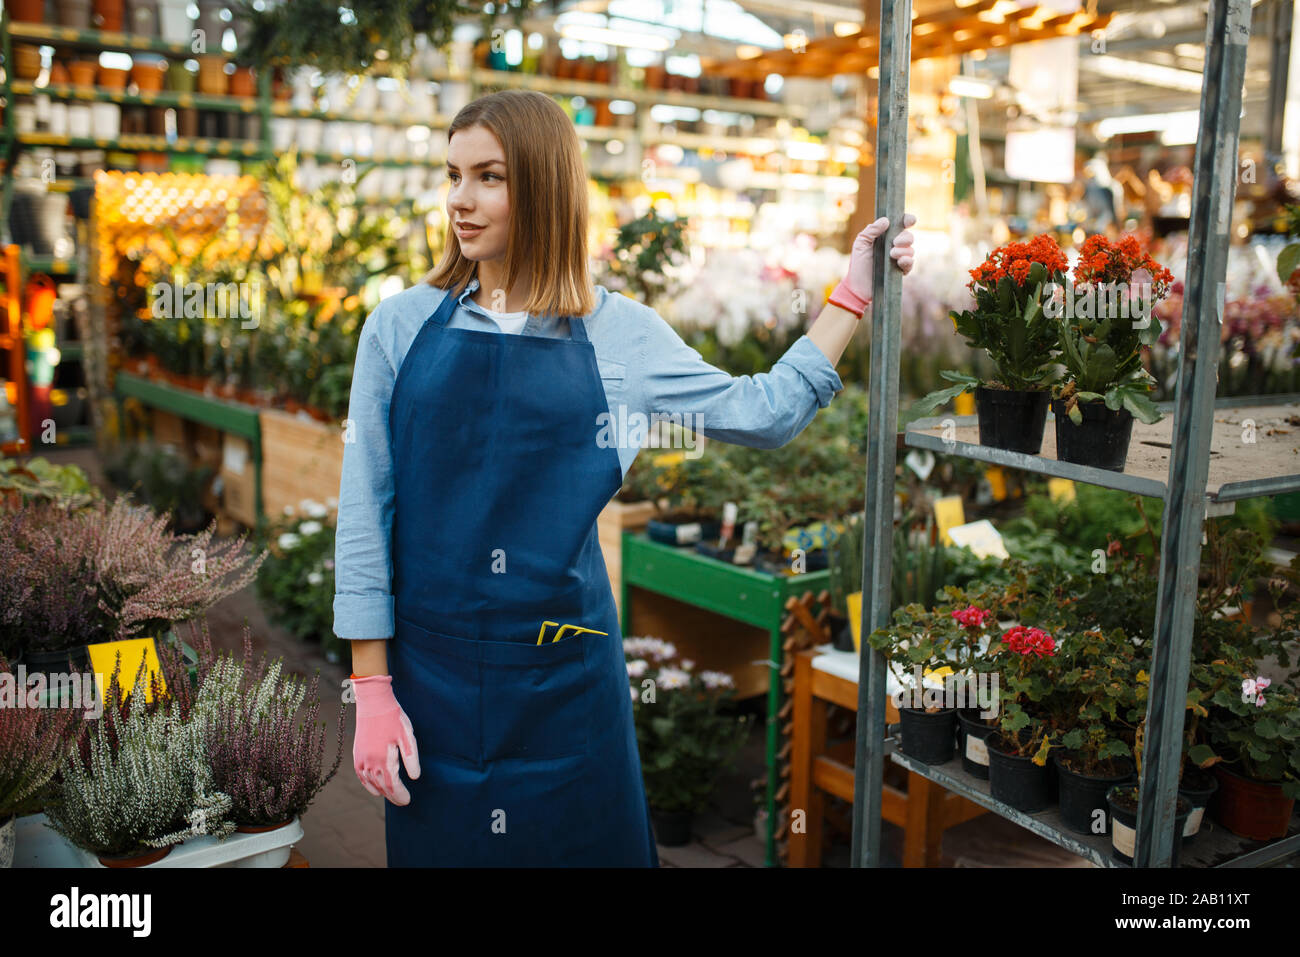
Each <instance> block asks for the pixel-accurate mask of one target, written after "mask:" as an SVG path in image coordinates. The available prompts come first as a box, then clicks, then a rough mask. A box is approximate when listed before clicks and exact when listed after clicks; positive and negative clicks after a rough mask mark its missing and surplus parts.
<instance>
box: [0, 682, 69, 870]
mask: <svg viewBox="0 0 1300 957" xmlns="http://www.w3.org/2000/svg"><path fill="white" fill-rule="evenodd" d="M8 670H9V663H8V662H7V661H5V659H4V658H3V657H2V656H0V673H5V672H8ZM11 677H12V676H11ZM78 717H79V714H78V712H76V711H75V710H73V709H71V708H16V707H13V706H12V702H9V703H6V704H4V705H3V706H0V869H2V868H6V867H9V866H10V865H11V864H12V863H13V856H14V821H15V820H16V819H17V818H18V817H20V816H22V815H24V814H30V813H33V812H35V811H36V810H38V809H39V808H40V807H41V806H42V805H43V804H44V802H45V800H46V797H47V792H48V790H49V786H50V783H51V781H52V780H53V779H54V775H55V773H56V772H57V771H58V768H59V764H60V763H61V762H62V759H63V755H64V753H65V752H66V751H67V747H68V743H69V741H70V740H71V735H70V734H69V732H70V730H71V729H72V728H74V727H76V721H77V719H78Z"/></svg>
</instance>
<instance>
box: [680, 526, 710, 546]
mask: <svg viewBox="0 0 1300 957" xmlns="http://www.w3.org/2000/svg"><path fill="white" fill-rule="evenodd" d="M703 531H704V530H703V529H702V528H701V527H700V523H699V522H691V523H690V524H689V525H678V526H677V544H678V545H693V544H695V543H696V542H698V541H699V540H700V535H701V534H702V533H703Z"/></svg>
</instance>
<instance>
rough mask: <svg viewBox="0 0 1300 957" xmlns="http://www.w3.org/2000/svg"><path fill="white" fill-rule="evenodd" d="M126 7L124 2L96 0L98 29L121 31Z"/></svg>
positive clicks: (118, 0) (95, 18)
mask: <svg viewBox="0 0 1300 957" xmlns="http://www.w3.org/2000/svg"><path fill="white" fill-rule="evenodd" d="M124 6H125V5H124V3H123V0H95V16H94V22H95V27H96V29H99V30H114V31H120V30H121V29H122V19H123V9H124Z"/></svg>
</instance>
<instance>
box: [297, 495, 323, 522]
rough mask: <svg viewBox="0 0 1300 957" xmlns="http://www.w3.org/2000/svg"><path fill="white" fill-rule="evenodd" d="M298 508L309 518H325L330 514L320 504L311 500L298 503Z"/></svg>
mask: <svg viewBox="0 0 1300 957" xmlns="http://www.w3.org/2000/svg"><path fill="white" fill-rule="evenodd" d="M298 507H299V508H300V509H302V511H303V514H304V515H307V516H308V517H309V518H324V517H325V516H326V515H328V514H329V509H327V508H326V507H325V506H324V505H322V504H321V503H320V502H317V501H315V500H314V499H310V498H305V499H303V500H302V501H301V502H299V503H298Z"/></svg>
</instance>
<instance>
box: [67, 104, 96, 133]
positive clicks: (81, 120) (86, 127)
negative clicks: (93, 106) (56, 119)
mask: <svg viewBox="0 0 1300 957" xmlns="http://www.w3.org/2000/svg"><path fill="white" fill-rule="evenodd" d="M90 131H91V125H90V104H89V103H69V104H68V135H69V136H75V137H81V138H84V139H88V138H89V137H90Z"/></svg>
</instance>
